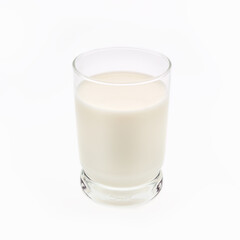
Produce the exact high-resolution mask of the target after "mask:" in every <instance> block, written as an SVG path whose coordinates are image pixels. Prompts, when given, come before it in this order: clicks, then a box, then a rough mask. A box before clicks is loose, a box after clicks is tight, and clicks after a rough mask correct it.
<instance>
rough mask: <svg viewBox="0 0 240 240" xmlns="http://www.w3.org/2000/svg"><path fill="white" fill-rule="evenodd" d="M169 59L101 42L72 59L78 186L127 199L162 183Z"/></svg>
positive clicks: (148, 194)
mask: <svg viewBox="0 0 240 240" xmlns="http://www.w3.org/2000/svg"><path fill="white" fill-rule="evenodd" d="M170 68H171V63H170V61H169V59H168V58H167V57H166V56H164V55H162V54H160V53H158V52H154V51H149V50H143V49H136V48H106V49H98V50H93V51H90V52H87V53H83V54H80V55H79V56H78V57H76V58H75V60H74V62H73V69H74V89H75V103H76V117H77V133H78V134H77V135H78V146H79V155H80V162H81V165H82V168H83V170H82V173H81V186H82V189H83V191H84V192H85V193H86V194H87V196H89V197H90V198H91V199H93V200H95V201H98V202H102V203H108V204H115V205H130V204H138V203H143V202H146V201H149V200H150V199H152V198H154V197H155V196H156V195H157V194H158V193H159V192H160V190H161V188H162V173H161V168H162V164H163V160H164V153H165V142H166V130H167V115H168V96H169V80H170Z"/></svg>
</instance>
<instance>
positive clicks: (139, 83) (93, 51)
mask: <svg viewBox="0 0 240 240" xmlns="http://www.w3.org/2000/svg"><path fill="white" fill-rule="evenodd" d="M116 49H118V50H134V51H138V52H143V53H148V54H152V55H155V56H158V57H162V58H164V59H165V60H166V62H167V64H168V66H167V68H166V70H165V71H163V73H161V74H159V75H157V76H155V77H153V78H152V79H151V80H146V81H141V82H134V83H111V82H102V81H98V80H95V79H93V78H91V77H88V76H86V75H84V74H83V73H82V72H81V71H79V70H78V68H77V66H76V62H77V60H78V59H80V58H82V57H85V56H88V55H91V54H94V53H99V52H104V51H107V50H116ZM72 66H73V70H74V73H76V74H77V75H78V76H79V77H81V78H82V79H83V80H86V81H90V82H93V83H96V84H102V85H113V86H132V85H143V84H148V83H152V82H155V81H159V80H161V79H162V78H164V77H165V76H166V75H167V74H168V73H169V72H170V70H171V67H172V63H171V61H170V60H169V58H168V57H167V56H166V55H164V54H162V53H160V52H158V51H155V50H149V49H144V48H135V47H106V48H97V49H93V50H90V51H86V52H83V53H80V54H79V55H77V56H76V57H75V58H74V60H73V62H72Z"/></svg>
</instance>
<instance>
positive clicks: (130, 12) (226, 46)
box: [0, 0, 240, 240]
mask: <svg viewBox="0 0 240 240" xmlns="http://www.w3.org/2000/svg"><path fill="white" fill-rule="evenodd" d="M239 22H240V14H239V6H238V1H237V0H236V1H234V0H228V1H224V0H218V1H217V0H215V1H214V0H201V1H197V0H181V1H179V0H168V1H167V0H166V1H163V0H85V1H83V0H68V1H63V0H58V1H57V0H52V1H50V0H49V1H46V0H45V1H44V0H42V1H40V0H38V1H37V0H21V1H17V0H15V1H14V0H13V1H12V0H6V1H5V0H0V81H1V82H0V186H1V187H0V195H1V197H0V202H1V203H0V219H1V223H0V226H1V227H0V238H1V239H4V240H8V239H26V240H27V239H31V240H32V239H71V240H75V239H116V240H118V239H137V238H141V239H184V240H187V239H191V240H192V239H201V240H202V239H240V230H239V226H240V164H239V162H240V137H239V136H240V127H239V123H240V114H239V111H240V67H239V64H240V63H239V59H240V57H239V56H240V47H239V45H240V34H239ZM112 46H132V47H140V48H149V49H153V50H157V51H160V52H162V53H164V54H166V55H167V56H168V57H169V58H170V59H171V60H172V64H173V68H172V82H171V97H170V110H169V125H168V139H167V154H166V160H165V163H164V168H163V173H164V186H163V189H162V192H161V193H160V194H159V196H158V197H157V198H156V199H154V200H153V201H151V202H150V203H148V204H146V205H144V206H141V207H133V208H114V207H107V206H103V205H98V204H96V203H94V202H92V201H90V200H89V199H88V198H87V197H86V196H85V195H84V194H83V193H82V191H81V190H80V184H79V175H80V169H81V167H80V163H79V160H78V150H77V137H76V125H75V112H74V101H73V80H72V67H71V62H72V60H73V58H74V57H75V56H76V55H77V54H79V53H81V52H83V51H86V50H91V49H94V48H99V47H112Z"/></svg>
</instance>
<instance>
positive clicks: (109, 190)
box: [80, 171, 163, 205]
mask: <svg viewBox="0 0 240 240" xmlns="http://www.w3.org/2000/svg"><path fill="white" fill-rule="evenodd" d="M80 180H81V187H82V189H83V191H84V192H85V193H86V195H87V196H88V197H89V198H91V199H92V200H94V201H96V202H100V203H105V204H111V205H134V204H141V203H145V202H148V201H150V200H151V199H153V198H154V197H155V196H156V195H157V194H158V193H159V192H160V191H161V188H162V183H163V177H162V172H161V171H160V172H159V174H158V175H157V176H156V177H155V178H154V179H153V180H152V181H150V182H148V183H145V184H143V185H140V186H136V187H129V188H115V187H109V186H106V185H102V184H99V183H96V182H94V181H92V180H91V179H90V178H89V177H88V176H87V175H86V173H85V172H84V171H82V173H81V177H80Z"/></svg>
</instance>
